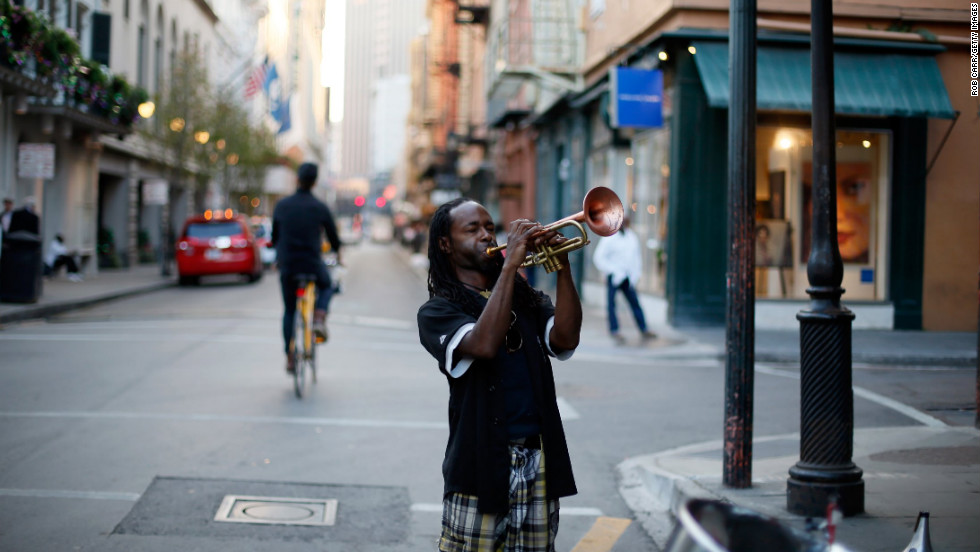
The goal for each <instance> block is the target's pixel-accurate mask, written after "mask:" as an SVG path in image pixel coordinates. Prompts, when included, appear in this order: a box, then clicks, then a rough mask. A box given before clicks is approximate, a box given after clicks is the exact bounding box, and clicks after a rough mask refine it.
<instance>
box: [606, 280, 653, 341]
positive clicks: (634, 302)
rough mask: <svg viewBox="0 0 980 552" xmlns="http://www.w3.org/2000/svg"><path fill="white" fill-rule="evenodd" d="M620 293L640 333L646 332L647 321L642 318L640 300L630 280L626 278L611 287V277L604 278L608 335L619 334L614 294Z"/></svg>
mask: <svg viewBox="0 0 980 552" xmlns="http://www.w3.org/2000/svg"><path fill="white" fill-rule="evenodd" d="M617 291H622V292H623V295H625V296H626V301H627V302H629V304H630V309H632V310H633V318H634V319H636V325H637V326H638V327H639V328H640V331H641V332H646V331H647V321H646V318H644V317H643V309H642V308H640V298H639V297H637V296H636V288H634V287H633V285H632V284H630V279H629V278H626V279H625V280H623V281H622V282H620V284H619V285H618V286H617V285H613V282H612V276H611V275H610V276H606V314H607V316H608V317H609V333H617V332H619V319H618V318H616V292H617Z"/></svg>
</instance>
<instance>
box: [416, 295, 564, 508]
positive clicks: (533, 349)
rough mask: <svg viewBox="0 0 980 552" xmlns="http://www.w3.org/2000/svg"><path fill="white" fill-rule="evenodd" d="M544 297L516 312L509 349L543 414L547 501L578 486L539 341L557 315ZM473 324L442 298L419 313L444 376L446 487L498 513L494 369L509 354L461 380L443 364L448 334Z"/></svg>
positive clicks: (476, 366) (500, 405) (500, 474)
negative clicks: (517, 329) (520, 359)
mask: <svg viewBox="0 0 980 552" xmlns="http://www.w3.org/2000/svg"><path fill="white" fill-rule="evenodd" d="M541 298H542V299H543V303H542V304H541V305H540V306H539V307H538V308H536V309H527V310H521V311H515V312H517V319H518V321H519V323H520V325H521V333H522V334H523V335H524V338H523V339H524V341H523V346H522V347H521V349H520V350H519V351H517V352H516V353H514V354H523V355H525V358H526V364H527V366H528V369H529V371H530V376H531V377H530V380H531V386H532V391H533V393H534V397H535V402H536V403H537V405H538V411H539V413H540V417H541V419H540V426H541V439H542V445H543V447H542V448H543V449H544V456H545V464H546V466H547V468H546V470H547V478H548V485H547V493H548V499H557V498H560V497H563V496H569V495H573V494H575V493H576V492H577V490H576V488H575V479H574V477H573V475H572V464H571V459H570V458H569V455H568V445H567V443H566V441H565V432H564V429H563V428H562V424H561V416H560V415H559V413H558V403H557V398H556V394H555V380H554V374H553V373H552V370H551V361H550V360H549V356H548V352H547V348H546V347H545V346H544V343H545V342H546V339H547V336H546V335H545V333H544V332H545V328H546V325H547V323H548V320H550V319H551V318H552V317H553V316H554V307H553V306H552V303H551V300H550V299H549V298H548V297H547V296H546V295H543V294H542V295H541ZM475 322H476V319H475V318H474V317H473V316H472V315H469V314H467V313H466V312H464V311H463V309H462V307H460V306H459V305H457V304H456V303H453V302H451V301H449V300H448V299H445V298H442V297H434V298H432V299H430V300H429V301H427V302H426V303H425V304H424V305H422V307H421V308H420V309H419V312H418V326H419V338H420V340H421V342H422V345H423V346H424V347H425V348H426V350H428V351H429V353H430V354H432V356H434V357H435V358H436V360H438V361H439V369H440V370H441V371H442V372H443V373H444V374H446V377H447V379H448V380H449V442H448V443H447V445H446V456H445V460H444V461H443V465H442V473H443V479H444V482H445V487H444V492H445V493H451V492H456V493H462V494H469V495H475V496H476V497H477V499H478V501H477V508H478V510H479V511H480V512H482V513H503V512H506V511H507V509H508V502H509V492H508V490H509V487H510V452H509V450H508V448H507V444H508V435H507V427H506V424H505V423H504V421H505V416H506V414H505V410H506V403H505V399H504V396H503V393H502V392H501V389H500V387H501V385H500V383H501V382H500V373H499V370H500V369H501V363H503V362H506V355H507V354H508V353H507V351H506V349H505V348H504V346H503V345H502V346H501V350H500V352H498V354H497V356H496V357H495V358H493V359H490V360H474V361H473V363H472V364H471V365H470V367H469V368H468V369H467V370H466V373H464V374H463V375H462V376H460V377H458V378H454V377H452V376H450V375H449V370H450V369H451V368H452V367H451V366H447V365H446V349H447V347H448V346H449V344H450V342H451V341H452V338H453V337H454V336H455V335H456V333H457V332H458V331H459V330H460V329H461V328H463V327H464V326H466V325H467V324H472V323H475Z"/></svg>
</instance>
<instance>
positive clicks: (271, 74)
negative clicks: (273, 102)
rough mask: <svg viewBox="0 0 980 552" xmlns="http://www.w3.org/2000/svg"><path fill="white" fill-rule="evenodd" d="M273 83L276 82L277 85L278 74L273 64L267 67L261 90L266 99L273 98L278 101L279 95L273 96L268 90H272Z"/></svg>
mask: <svg viewBox="0 0 980 552" xmlns="http://www.w3.org/2000/svg"><path fill="white" fill-rule="evenodd" d="M273 81H276V84H278V81H279V72H278V71H276V64H275V63H273V64H271V65H269V69H268V71H266V73H265V82H263V83H262V89H263V90H265V95H266V96H267V97H268V98H273V97H275V98H277V99H278V98H279V94H276V95H275V96H273V95H272V93H271V92H270V89H271V88H272V84H273Z"/></svg>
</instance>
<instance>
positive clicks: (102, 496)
mask: <svg viewBox="0 0 980 552" xmlns="http://www.w3.org/2000/svg"><path fill="white" fill-rule="evenodd" d="M0 496H22V497H28V498H86V499H91V500H125V501H129V502H136V501H137V500H139V499H140V493H112V492H103V491H59V490H49V489H0Z"/></svg>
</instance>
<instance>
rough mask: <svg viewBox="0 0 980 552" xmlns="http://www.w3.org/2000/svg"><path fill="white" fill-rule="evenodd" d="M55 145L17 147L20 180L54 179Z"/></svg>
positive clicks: (20, 145)
mask: <svg viewBox="0 0 980 552" xmlns="http://www.w3.org/2000/svg"><path fill="white" fill-rule="evenodd" d="M54 153H55V151H54V144H19V145H18V146H17V177H18V178H43V179H45V180H51V179H52V178H54V159H55V158H54Z"/></svg>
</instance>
